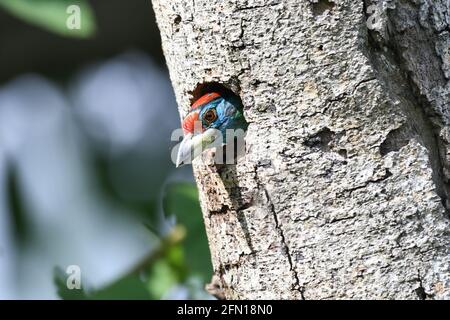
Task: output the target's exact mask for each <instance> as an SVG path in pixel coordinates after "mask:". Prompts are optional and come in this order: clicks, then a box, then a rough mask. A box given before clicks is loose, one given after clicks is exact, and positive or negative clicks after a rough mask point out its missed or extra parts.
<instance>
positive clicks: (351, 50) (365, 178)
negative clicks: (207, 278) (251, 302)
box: [152, 0, 450, 299]
mask: <svg viewBox="0 0 450 320" xmlns="http://www.w3.org/2000/svg"><path fill="white" fill-rule="evenodd" d="M152 2H153V7H154V10H155V13H156V17H157V22H158V25H159V28H160V31H161V37H162V43H163V50H164V54H165V57H166V60H167V65H168V67H169V71H170V76H171V79H172V83H173V86H174V89H175V94H176V97H177V101H178V103H179V110H180V114H181V115H182V116H184V115H185V114H186V112H187V111H188V109H189V105H190V102H191V100H192V99H193V94H195V90H196V88H197V87H198V85H201V84H204V83H207V82H219V83H223V84H225V85H227V86H228V87H229V88H231V89H233V90H234V91H235V92H236V93H237V94H239V95H240V97H241V98H242V101H243V104H244V107H245V116H246V119H247V120H248V122H249V123H250V126H249V129H248V134H247V137H246V143H247V151H246V154H245V156H244V157H243V158H241V159H239V161H238V163H237V164H236V165H226V166H225V165H222V166H219V165H213V164H209V165H207V164H195V165H194V173H195V177H196V180H197V183H198V187H199V190H200V200H201V205H202V210H203V216H204V220H205V225H206V230H207V234H208V239H209V244H210V248H211V254H212V263H213V266H214V270H215V279H216V286H215V287H214V286H210V287H209V288H210V290H211V291H212V292H214V293H216V294H219V295H222V296H224V297H225V298H227V299H233V298H239V299H252V298H256V299H258V298H266V299H276V298H282V299H345V298H349V299H364V298H374V299H448V298H450V261H449V259H450V255H449V253H450V252H449V249H450V224H449V222H450V221H449V211H448V208H449V203H448V200H447V199H448V195H449V178H450V143H449V141H450V133H449V132H450V130H449V121H450V113H449V104H450V81H449V79H450V37H449V32H450V2H449V1H448V0H398V1H387V0H380V1H371V0H364V1H363V0H359V1H356V0H340V1H338V0H336V1H333V2H331V1H327V0H310V1H307V0H265V1H258V0H253V1H252V0H241V1H238V0H171V1H167V0H153V1H152ZM371 4H376V5H377V8H378V9H377V11H376V13H375V16H373V15H368V14H367V11H366V10H367V9H368V8H369V6H370V5H371ZM368 18H369V19H376V20H375V22H376V23H375V25H371V28H370V29H369V28H368V24H367V19H368ZM370 22H374V20H372V21H370ZM210 153H211V152H210Z"/></svg>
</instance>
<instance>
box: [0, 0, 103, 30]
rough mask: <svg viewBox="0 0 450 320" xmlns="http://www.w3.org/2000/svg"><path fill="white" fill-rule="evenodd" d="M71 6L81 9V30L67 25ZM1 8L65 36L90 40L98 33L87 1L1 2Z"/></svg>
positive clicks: (14, 0)
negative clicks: (68, 10)
mask: <svg viewBox="0 0 450 320" xmlns="http://www.w3.org/2000/svg"><path fill="white" fill-rule="evenodd" d="M71 5H77V6H79V8H80V13H81V28H80V29H69V28H68V27H67V25H66V23H67V19H68V18H69V16H70V12H67V9H68V7H69V6H71ZM0 6H1V7H3V8H4V9H5V10H7V11H8V12H9V13H11V14H12V15H14V16H16V17H18V18H20V19H23V20H25V21H27V22H28V23H31V24H34V25H36V26H39V27H41V28H44V29H46V30H48V31H51V32H54V33H58V34H60V35H63V36H69V37H78V38H88V37H91V36H93V35H94V34H95V31H96V22H95V17H94V13H93V11H92V8H91V6H90V4H89V3H88V2H87V1H85V0H0Z"/></svg>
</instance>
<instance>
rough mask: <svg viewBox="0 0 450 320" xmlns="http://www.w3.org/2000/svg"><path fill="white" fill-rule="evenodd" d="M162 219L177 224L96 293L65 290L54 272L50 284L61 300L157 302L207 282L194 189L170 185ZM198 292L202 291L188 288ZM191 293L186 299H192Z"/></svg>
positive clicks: (208, 263) (208, 270)
mask: <svg viewBox="0 0 450 320" xmlns="http://www.w3.org/2000/svg"><path fill="white" fill-rule="evenodd" d="M163 208H164V212H165V215H166V216H171V215H175V216H176V221H177V224H176V225H175V226H174V227H173V228H172V229H171V231H170V232H169V233H168V234H167V235H165V236H164V237H163V238H162V239H161V240H160V244H159V246H158V247H157V248H156V249H155V250H153V251H152V252H150V253H149V255H148V256H147V257H145V258H144V259H143V261H141V262H140V263H138V264H137V265H136V266H135V267H134V268H133V269H132V270H130V271H129V272H128V273H126V274H124V275H123V276H122V277H120V278H119V279H117V280H116V281H115V282H114V283H112V284H110V285H108V286H106V287H104V288H101V289H99V290H89V289H86V288H82V289H81V290H77V289H72V290H69V289H68V288H67V285H66V281H67V277H68V275H67V274H66V273H65V272H64V271H63V270H62V269H60V268H55V271H54V281H55V284H56V286H57V291H58V295H59V296H60V297H61V298H62V299H67V300H70V299H140V300H142V299H161V298H164V297H165V296H166V295H167V293H168V292H169V291H170V290H171V289H173V288H174V287H175V286H177V285H179V284H182V285H185V286H187V287H189V286H192V285H193V283H194V286H195V281H194V282H193V281H192V279H198V280H199V281H198V283H199V284H200V285H201V286H202V285H203V283H205V282H206V281H208V280H209V279H211V276H212V267H211V259H210V253H209V249H208V243H207V238H206V233H205V229H204V226H203V219H202V215H201V210H200V205H199V202H198V192H197V188H196V187H195V185H193V184H189V183H176V184H170V185H169V186H167V187H166V190H165V193H164V197H163ZM191 289H194V291H195V290H197V291H198V290H199V289H200V290H202V288H191ZM195 294H196V292H193V293H191V296H190V298H194V297H195Z"/></svg>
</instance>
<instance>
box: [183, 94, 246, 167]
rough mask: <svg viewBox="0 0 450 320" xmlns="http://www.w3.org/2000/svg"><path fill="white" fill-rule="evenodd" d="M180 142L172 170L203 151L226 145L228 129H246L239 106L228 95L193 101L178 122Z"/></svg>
mask: <svg viewBox="0 0 450 320" xmlns="http://www.w3.org/2000/svg"><path fill="white" fill-rule="evenodd" d="M182 127H183V132H184V139H183V141H182V142H181V144H180V147H179V149H178V155H177V162H176V166H177V167H179V166H181V165H183V164H185V163H187V162H188V161H189V160H193V159H194V158H196V157H197V156H199V155H200V154H201V153H202V151H203V150H205V149H208V148H212V147H216V146H219V145H222V144H225V143H226V141H227V140H226V135H227V132H229V130H228V129H233V130H236V129H242V130H246V129H247V122H246V121H245V119H244V115H243V113H242V104H241V103H240V101H238V99H237V98H235V97H233V96H231V95H225V94H220V93H217V92H210V93H207V94H205V95H203V96H201V97H200V98H199V99H197V100H196V101H195V102H194V103H193V104H192V107H191V110H190V112H189V113H188V114H187V116H186V117H185V118H184V119H183V122H182Z"/></svg>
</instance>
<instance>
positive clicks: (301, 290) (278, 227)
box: [255, 168, 306, 300]
mask: <svg viewBox="0 0 450 320" xmlns="http://www.w3.org/2000/svg"><path fill="white" fill-rule="evenodd" d="M257 170H258V169H257V168H255V178H256V183H257V185H258V190H263V192H264V196H265V197H266V200H267V202H268V204H269V209H270V212H271V213H272V216H273V219H274V221H275V229H276V230H278V234H279V235H280V238H281V244H282V246H283V248H284V252H285V253H286V257H287V260H288V262H289V269H290V271H292V274H293V278H294V284H293V286H292V290H296V291H298V292H299V293H300V297H301V299H302V300H306V299H305V296H304V292H305V288H304V287H302V286H300V278H299V276H298V272H297V270H295V266H294V263H293V260H292V255H291V252H290V249H289V246H288V245H287V242H286V238H285V236H284V231H283V229H282V228H281V225H280V222H279V220H278V215H277V212H276V210H275V206H274V204H273V202H272V199H271V198H270V195H269V192H268V191H267V189H266V187H265V186H264V185H263V184H262V183H261V180H260V178H259V176H258V171H257Z"/></svg>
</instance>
